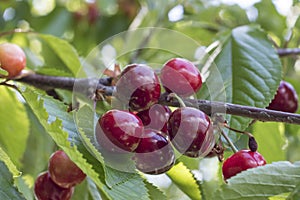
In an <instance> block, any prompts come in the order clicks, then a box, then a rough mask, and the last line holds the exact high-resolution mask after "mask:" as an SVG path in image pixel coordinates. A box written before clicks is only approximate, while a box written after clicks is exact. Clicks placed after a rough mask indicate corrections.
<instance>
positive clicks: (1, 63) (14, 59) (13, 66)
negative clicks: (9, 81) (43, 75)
mask: <svg viewBox="0 0 300 200" xmlns="http://www.w3.org/2000/svg"><path fill="white" fill-rule="evenodd" d="M25 66H26V55H25V53H24V51H23V50H22V49H21V48H20V47H19V46H18V45H16V44H11V43H3V44H0V67H1V68H2V69H4V70H6V71H7V72H8V77H9V78H13V77H15V76H17V75H19V74H20V73H21V71H22V70H23V69H24V68H25Z"/></svg>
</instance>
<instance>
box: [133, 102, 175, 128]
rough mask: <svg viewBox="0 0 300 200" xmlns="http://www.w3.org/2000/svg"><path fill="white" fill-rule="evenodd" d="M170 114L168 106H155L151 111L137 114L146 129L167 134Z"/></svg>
mask: <svg viewBox="0 0 300 200" xmlns="http://www.w3.org/2000/svg"><path fill="white" fill-rule="evenodd" d="M170 114H171V110H170V108H169V107H168V106H162V105H160V104H154V105H153V106H151V107H150V108H149V109H147V110H143V111H141V112H139V113H137V116H138V117H139V118H140V119H141V120H142V122H143V124H144V126H145V128H151V129H155V130H160V131H162V132H163V133H167V122H168V119H169V116H170Z"/></svg>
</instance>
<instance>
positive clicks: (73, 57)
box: [39, 34, 81, 76]
mask: <svg viewBox="0 0 300 200" xmlns="http://www.w3.org/2000/svg"><path fill="white" fill-rule="evenodd" d="M39 36H40V37H41V38H42V39H43V40H44V41H45V42H47V44H48V45H49V47H50V48H51V49H52V50H53V52H54V53H55V54H56V55H57V56H58V57H59V58H60V59H61V61H62V62H63V63H64V64H65V65H66V67H67V68H68V69H69V70H70V72H71V73H72V74H73V75H74V76H75V75H76V74H77V72H78V70H79V69H80V66H81V64H80V61H79V58H78V55H77V52H76V50H75V48H74V47H72V46H71V45H70V44H69V43H68V42H67V41H65V40H62V39H60V38H57V37H54V36H52V35H43V34H40V35H39Z"/></svg>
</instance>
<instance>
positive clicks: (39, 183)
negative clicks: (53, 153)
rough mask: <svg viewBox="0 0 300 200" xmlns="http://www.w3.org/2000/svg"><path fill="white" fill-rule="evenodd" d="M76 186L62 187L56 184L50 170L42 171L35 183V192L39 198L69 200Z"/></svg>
mask: <svg viewBox="0 0 300 200" xmlns="http://www.w3.org/2000/svg"><path fill="white" fill-rule="evenodd" d="M73 191H74V188H73V187H70V188H62V187H60V186H58V185H57V184H55V182H54V181H53V180H52V179H51V177H50V174H49V173H48V171H46V172H43V173H41V174H40V175H39V176H38V177H37V179H36V180H35V183H34V194H35V197H36V199H37V200H69V199H71V197H72V194H73Z"/></svg>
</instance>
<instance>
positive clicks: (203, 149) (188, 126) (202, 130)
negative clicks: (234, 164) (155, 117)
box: [168, 107, 215, 157]
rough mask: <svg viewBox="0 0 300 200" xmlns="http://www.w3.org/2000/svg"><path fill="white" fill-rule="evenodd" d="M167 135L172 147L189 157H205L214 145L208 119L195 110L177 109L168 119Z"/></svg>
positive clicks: (188, 108) (213, 137) (210, 124)
mask: <svg viewBox="0 0 300 200" xmlns="http://www.w3.org/2000/svg"><path fill="white" fill-rule="evenodd" d="M168 133H169V135H170V138H171V142H172V144H173V145H174V147H175V148H176V149H177V150H178V151H179V152H180V153H182V154H184V155H186V156H189V157H199V156H205V155H207V154H208V153H209V152H210V151H211V150H212V148H213V147H214V145H215V136H214V134H213V128H212V123H211V120H210V118H209V117H208V116H207V115H206V114H205V113H204V112H202V111H200V110H198V109H196V108H191V107H182V108H177V109H176V110H175V111H174V112H173V113H172V114H171V115H170V117H169V121H168Z"/></svg>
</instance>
